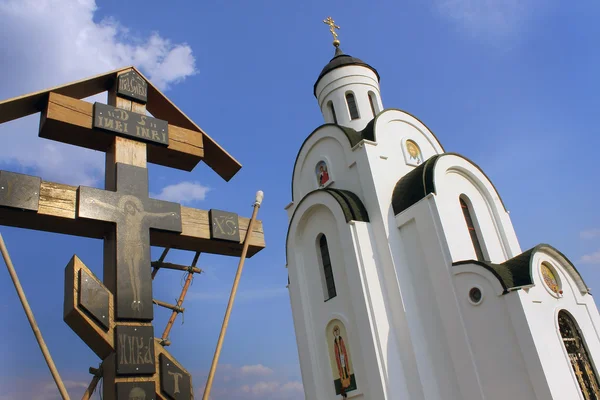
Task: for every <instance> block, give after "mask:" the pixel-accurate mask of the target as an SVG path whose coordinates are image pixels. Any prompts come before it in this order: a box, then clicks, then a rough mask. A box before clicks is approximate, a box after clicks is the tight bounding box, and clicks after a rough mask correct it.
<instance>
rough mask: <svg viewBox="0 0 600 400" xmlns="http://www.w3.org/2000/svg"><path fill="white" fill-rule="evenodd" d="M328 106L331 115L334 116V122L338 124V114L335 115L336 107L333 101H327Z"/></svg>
mask: <svg viewBox="0 0 600 400" xmlns="http://www.w3.org/2000/svg"><path fill="white" fill-rule="evenodd" d="M327 107H328V108H329V111H330V112H331V116H332V117H333V123H334V124H337V116H336V115H335V108H333V103H332V102H331V101H330V102H329V103H327Z"/></svg>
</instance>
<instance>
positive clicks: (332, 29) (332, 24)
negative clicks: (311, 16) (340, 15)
mask: <svg viewBox="0 0 600 400" xmlns="http://www.w3.org/2000/svg"><path fill="white" fill-rule="evenodd" d="M323 22H324V23H325V24H327V25H329V31H330V32H331V34H332V35H333V45H334V46H335V47H338V46H339V45H340V41H339V40H338V35H337V32H336V31H335V30H336V29H340V27H339V26H338V25H336V24H335V21H334V20H333V18H331V17H327V19H325V20H323Z"/></svg>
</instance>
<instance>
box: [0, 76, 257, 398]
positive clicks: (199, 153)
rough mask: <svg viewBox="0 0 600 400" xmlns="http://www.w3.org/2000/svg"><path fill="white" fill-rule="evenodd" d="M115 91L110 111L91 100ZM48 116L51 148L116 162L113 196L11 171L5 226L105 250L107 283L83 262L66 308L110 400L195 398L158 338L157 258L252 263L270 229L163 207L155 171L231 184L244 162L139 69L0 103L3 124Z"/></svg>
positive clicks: (3, 191) (213, 213)
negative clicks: (154, 189) (151, 177)
mask: <svg viewBox="0 0 600 400" xmlns="http://www.w3.org/2000/svg"><path fill="white" fill-rule="evenodd" d="M105 90H108V104H107V105H105V104H100V103H96V104H94V105H92V104H90V103H87V102H85V101H81V100H79V99H81V98H85V97H89V96H92V95H94V94H97V93H99V92H102V91H105ZM40 108H41V109H40ZM147 109H148V111H149V112H151V113H152V116H149V115H147V114H146V110H147ZM37 111H41V112H42V115H41V122H40V132H39V135H40V137H43V138H47V139H52V140H57V141H61V142H64V143H68V144H72V145H76V146H81V147H86V148H89V149H94V150H98V151H103V152H105V153H106V173H105V188H104V189H96V188H90V187H84V186H79V187H75V186H69V185H62V184H57V183H52V182H46V181H43V180H42V179H41V178H38V177H33V176H28V175H22V174H16V173H12V172H7V171H0V224H2V225H9V226H16V227H21V228H28V229H37V230H44V231H50V232H58V233H64V234H70V235H77V236H84V237H92V238H98V239H103V240H104V271H103V272H104V273H103V280H102V281H100V280H99V279H98V278H97V277H96V276H95V275H94V273H93V272H92V271H91V270H89V269H88V268H87V267H86V266H85V264H84V263H83V262H82V261H81V260H80V259H79V258H78V257H77V256H74V257H73V258H72V259H71V261H70V262H69V264H68V265H67V267H66V268H65V303H64V320H65V322H66V323H67V324H68V325H69V326H70V327H71V328H72V329H73V330H74V331H75V332H76V333H77V334H78V335H79V337H80V338H81V339H82V340H84V342H86V344H88V346H89V347H90V348H91V349H92V350H93V351H94V352H95V353H96V354H97V355H98V357H99V358H100V359H101V360H102V361H103V362H102V366H101V368H100V371H102V377H103V379H104V384H103V398H105V399H107V400H113V399H117V400H122V399H123V400H128V399H131V398H146V399H151V398H155V396H156V398H158V399H171V400H178V399H190V398H192V396H193V394H192V383H191V376H190V374H189V373H187V371H185V369H184V368H183V366H181V365H180V364H179V363H178V362H177V361H176V360H175V359H174V357H173V356H171V355H170V354H169V352H168V351H167V350H166V349H165V348H164V346H163V345H164V343H165V342H166V337H163V338H160V339H158V338H155V337H154V327H153V325H152V320H153V301H155V300H154V299H153V298H152V275H151V269H150V268H151V260H150V248H151V246H152V245H155V246H161V247H168V248H173V249H182V250H191V251H194V252H196V253H197V254H198V253H199V252H205V253H213V254H223V255H234V256H235V255H240V254H244V251H245V250H244V251H242V247H244V249H246V248H247V249H248V250H247V252H248V257H251V256H252V255H254V254H255V253H256V252H258V251H260V250H261V249H262V248H264V236H263V232H262V225H261V224H260V222H259V221H257V223H256V226H255V228H252V223H251V221H250V220H249V219H248V218H238V216H237V214H232V213H226V212H223V211H219V210H210V211H204V210H196V209H192V208H188V207H183V206H181V205H179V204H176V203H172V202H167V201H161V200H156V199H151V198H150V197H149V187H148V170H147V162H153V163H156V164H161V165H164V166H168V167H172V168H178V169H183V170H187V171H191V170H192V169H193V168H194V167H195V165H196V164H197V163H198V162H200V161H201V160H204V161H205V162H206V163H207V164H208V165H209V166H210V167H211V168H212V169H213V170H215V171H216V172H217V173H219V174H220V175H221V176H222V177H223V178H224V179H226V180H229V179H230V178H231V177H232V176H233V175H234V174H235V173H236V172H237V170H239V167H240V165H239V163H237V161H235V160H234V159H233V158H232V157H231V156H229V154H227V153H226V152H225V151H224V150H223V149H222V148H221V147H220V146H219V145H218V144H216V143H215V142H214V141H213V140H212V139H211V138H210V137H209V136H208V135H206V134H205V133H204V132H203V131H202V130H201V129H200V128H199V127H197V125H195V124H194V123H193V122H192V121H191V120H190V119H189V118H187V117H186V116H185V115H184V114H183V113H182V112H181V111H180V110H179V109H178V108H177V107H175V106H174V105H173V104H172V103H171V102H170V101H169V100H168V99H166V97H164V95H162V93H160V92H159V91H158V90H157V89H156V88H155V87H154V86H152V85H151V84H150V83H149V82H148V81H147V80H146V79H145V78H144V77H143V76H142V75H141V74H140V73H139V72H138V71H137V70H136V69H135V68H133V67H129V68H124V69H122V70H118V71H114V72H111V73H107V74H104V75H99V76H97V77H93V78H90V79H88V80H84V81H79V82H75V83H73V84H68V85H65V86H62V87H58V88H53V89H50V90H48V91H44V92H37V93H33V94H31V95H27V96H21V97H19V98H15V99H11V100H7V101H3V102H0V123H2V122H6V121H10V120H12V119H17V118H20V117H23V116H25V115H29V114H32V113H35V112H37ZM161 118H163V119H161ZM205 150H206V153H205ZM249 229H250V230H251V231H250V232H248V230H249ZM242 237H248V243H242V240H241V238H242ZM155 302H156V301H155ZM178 304H179V303H178ZM165 335H168V331H167V333H166V334H163V336H165ZM132 396H133V397H132ZM144 396H146V397H144Z"/></svg>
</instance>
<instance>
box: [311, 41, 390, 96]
mask: <svg viewBox="0 0 600 400" xmlns="http://www.w3.org/2000/svg"><path fill="white" fill-rule="evenodd" d="M352 65H357V66H361V67H366V68H369V69H370V70H371V71H373V72H375V75H376V76H377V81H379V80H380V77H379V72H377V70H376V69H375V68H373V67H371V66H370V65H369V64H367V63H366V62H364V61H363V60H361V59H359V58H356V57H352V56H350V55H347V54H344V52H343V51H342V49H340V48H339V47H336V48H335V55H334V56H333V58H332V59H331V61H329V63H328V64H327V65H326V66H325V67H324V68H323V70H322V71H321V73H320V74H319V77H318V78H317V81H316V82H315V85H314V87H313V94H314V95H315V97H317V85H318V84H319V81H320V80H321V78H323V77H324V76H325V75H327V74H328V73H329V72H331V71H333V70H334V69H337V68H341V67H348V66H352Z"/></svg>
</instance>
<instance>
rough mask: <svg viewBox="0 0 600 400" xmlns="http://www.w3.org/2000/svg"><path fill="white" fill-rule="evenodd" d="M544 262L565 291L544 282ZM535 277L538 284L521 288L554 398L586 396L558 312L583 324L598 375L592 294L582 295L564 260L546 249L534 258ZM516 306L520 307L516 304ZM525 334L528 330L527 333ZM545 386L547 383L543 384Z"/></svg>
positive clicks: (599, 347)
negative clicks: (566, 344)
mask: <svg viewBox="0 0 600 400" xmlns="http://www.w3.org/2000/svg"><path fill="white" fill-rule="evenodd" d="M542 262H547V263H549V264H550V265H551V267H552V269H553V270H554V271H553V272H555V274H556V275H557V278H558V280H559V281H560V284H561V289H562V290H563V293H562V294H561V295H556V294H555V293H553V292H552V291H550V290H549V289H548V287H547V286H546V284H545V283H544V282H543V278H542V276H541V272H540V265H541V263H542ZM532 264H533V268H532V276H533V280H534V284H535V286H534V287H532V288H530V289H528V290H527V291H523V290H522V291H519V293H518V294H519V299H520V303H521V304H522V306H521V307H523V308H524V313H525V317H526V320H527V325H528V326H529V330H530V332H531V335H532V336H533V337H534V338H535V339H536V348H537V353H538V357H539V359H540V360H541V365H542V366H543V371H544V373H545V376H546V379H547V384H548V385H549V387H550V391H551V392H552V395H553V399H556V400H559V399H567V398H568V399H583V396H582V394H581V390H580V388H579V385H578V383H577V378H576V376H575V373H574V371H573V368H572V367H571V364H570V362H569V359H568V355H567V352H566V349H565V347H564V345H563V343H562V338H561V334H560V330H559V327H558V313H559V311H561V310H565V311H567V312H568V313H570V314H571V316H572V317H573V319H574V320H575V321H576V323H577V324H578V325H579V329H580V331H581V332H582V336H583V339H584V341H585V345H586V347H587V350H588V353H589V356H590V357H591V359H592V363H595V367H596V374H597V375H598V363H599V362H600V338H599V331H598V328H599V327H600V318H599V316H598V310H597V308H596V304H595V303H594V300H593V298H592V296H590V295H589V294H585V295H584V294H582V293H581V292H580V290H579V288H578V287H577V285H576V283H575V280H574V279H573V277H572V276H571V275H570V274H569V273H568V272H567V269H566V268H565V266H564V265H562V264H561V262H560V261H559V260H558V259H556V258H554V257H552V256H550V255H549V254H546V253H545V252H543V251H540V252H537V253H536V254H535V255H534V257H533V260H532ZM515 307H516V306H515ZM523 334H524V335H526V334H527V332H523ZM540 384H541V385H543V384H544V382H541V383H540Z"/></svg>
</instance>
